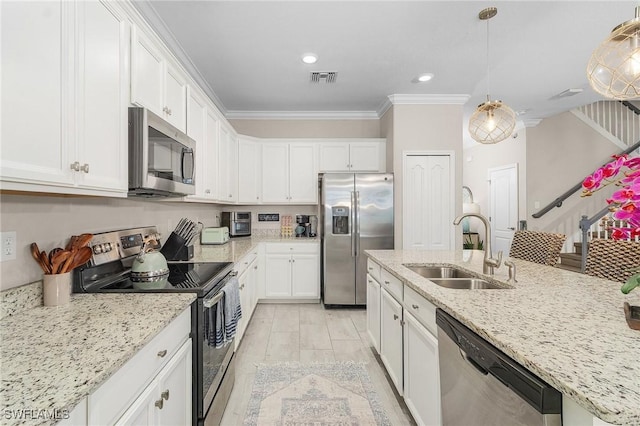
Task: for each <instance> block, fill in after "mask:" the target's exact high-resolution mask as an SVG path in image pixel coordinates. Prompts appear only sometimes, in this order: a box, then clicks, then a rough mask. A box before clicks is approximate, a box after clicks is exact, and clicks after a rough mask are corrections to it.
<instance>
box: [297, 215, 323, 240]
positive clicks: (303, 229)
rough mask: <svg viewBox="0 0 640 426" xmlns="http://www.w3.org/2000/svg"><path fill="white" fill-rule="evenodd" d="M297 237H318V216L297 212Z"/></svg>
mask: <svg viewBox="0 0 640 426" xmlns="http://www.w3.org/2000/svg"><path fill="white" fill-rule="evenodd" d="M296 223H297V226H296V229H295V234H296V237H307V238H309V237H316V236H317V235H318V216H316V215H306V214H297V215H296Z"/></svg>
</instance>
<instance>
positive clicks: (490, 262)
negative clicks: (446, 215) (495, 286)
mask: <svg viewBox="0 0 640 426" xmlns="http://www.w3.org/2000/svg"><path fill="white" fill-rule="evenodd" d="M465 217H477V218H478V219H480V220H481V221H482V223H483V224H484V233H485V240H487V241H486V243H485V245H484V260H483V261H482V273H483V274H489V275H493V268H499V267H500V264H501V263H502V251H499V252H498V258H497V259H494V258H493V254H492V253H491V224H490V223H489V219H487V218H486V217H484V216H482V215H481V214H479V213H463V214H461V215H460V216H458V217H456V218H455V219H454V220H453V224H454V225H459V224H460V222H461V221H462V219H464V218H465Z"/></svg>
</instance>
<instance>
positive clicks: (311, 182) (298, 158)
mask: <svg viewBox="0 0 640 426" xmlns="http://www.w3.org/2000/svg"><path fill="white" fill-rule="evenodd" d="M316 152H317V147H316V144H312V143H300V142H295V143H291V144H289V202H290V203H294V204H299V203H317V202H318V169H317V165H316V156H317V154H316Z"/></svg>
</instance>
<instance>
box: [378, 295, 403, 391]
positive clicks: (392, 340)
mask: <svg viewBox="0 0 640 426" xmlns="http://www.w3.org/2000/svg"><path fill="white" fill-rule="evenodd" d="M380 295H381V302H380V359H382V363H383V364H384V366H385V367H386V368H387V372H388V373H389V376H390V377H391V381H393V384H394V385H395V386H396V389H397V390H398V393H399V394H400V395H402V394H403V392H402V305H400V303H398V302H397V301H396V300H395V299H394V298H393V296H392V295H391V294H390V293H389V292H388V291H387V290H385V289H384V288H383V289H382V290H381V292H380Z"/></svg>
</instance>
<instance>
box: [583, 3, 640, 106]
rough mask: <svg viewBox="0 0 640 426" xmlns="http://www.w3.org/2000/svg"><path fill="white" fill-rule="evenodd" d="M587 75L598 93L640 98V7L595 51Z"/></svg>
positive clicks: (609, 96)
mask: <svg viewBox="0 0 640 426" xmlns="http://www.w3.org/2000/svg"><path fill="white" fill-rule="evenodd" d="M587 78H588V79H589V83H590V84H591V87H592V88H593V90H595V91H596V92H598V93H600V94H601V95H603V96H606V97H607V98H612V99H617V100H627V99H635V98H639V97H640V6H639V7H636V17H635V18H634V19H632V20H630V21H627V22H624V23H622V24H620V25H618V26H617V27H616V28H614V29H613V31H612V32H611V34H610V35H609V37H608V38H607V39H606V40H605V41H603V42H602V43H601V44H600V46H598V47H597V48H596V50H594V52H593V54H592V55H591V59H590V60H589V64H588V65H587Z"/></svg>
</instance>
